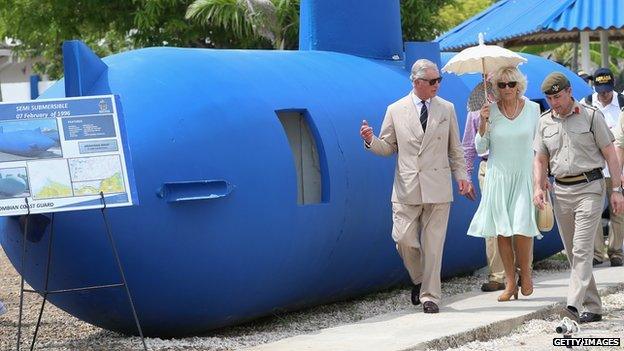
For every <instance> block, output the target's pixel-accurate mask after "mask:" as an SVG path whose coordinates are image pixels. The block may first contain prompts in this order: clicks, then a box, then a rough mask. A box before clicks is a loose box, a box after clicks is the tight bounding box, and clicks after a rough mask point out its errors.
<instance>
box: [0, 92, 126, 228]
mask: <svg viewBox="0 0 624 351" xmlns="http://www.w3.org/2000/svg"><path fill="white" fill-rule="evenodd" d="M119 106H120V104H119V99H118V97H116V96H113V95H106V96H90V97H82V98H68V99H58V100H35V101H28V102H22V103H0V216H13V215H18V214H25V213H27V212H28V208H30V212H31V213H47V212H56V211H71V210H79V209H91V208H100V207H101V206H102V196H103V197H104V200H105V201H106V205H107V206H108V207H118V206H130V205H133V204H136V203H137V196H136V190H135V186H134V179H133V172H132V167H131V162H130V159H129V153H128V148H127V144H126V140H125V134H124V129H123V118H122V116H121V113H120V112H119ZM27 201H28V205H26V203H27Z"/></svg>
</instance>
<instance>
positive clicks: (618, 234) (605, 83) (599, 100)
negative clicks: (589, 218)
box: [581, 68, 624, 267]
mask: <svg viewBox="0 0 624 351" xmlns="http://www.w3.org/2000/svg"><path fill="white" fill-rule="evenodd" d="M614 87H615V80H614V77H613V73H612V72H611V70H610V69H608V68H599V69H597V70H596V71H595V72H594V90H595V92H594V93H593V94H591V95H589V96H586V97H585V98H583V100H581V103H584V104H587V105H589V106H593V107H595V108H597V109H598V110H599V111H600V112H602V114H603V115H604V118H605V121H606V122H607V127H609V130H611V132H613V130H614V128H615V127H616V126H617V125H618V120H619V116H620V110H621V109H622V108H624V96H623V95H622V94H620V93H617V92H615V91H614ZM605 166H606V165H605ZM603 174H604V176H605V182H606V183H607V199H608V198H610V197H611V190H610V189H611V185H612V181H611V175H610V174H609V167H605V168H604V169H603ZM607 206H608V208H609V217H610V221H609V222H610V225H609V239H608V241H609V245H608V247H605V241H604V236H603V230H602V225H599V226H598V228H597V230H596V239H595V242H594V259H593V260H592V262H593V264H594V265H597V264H601V263H602V262H603V261H604V259H605V258H608V259H609V261H610V263H611V266H613V267H619V266H621V265H622V259H623V258H624V252H623V251H622V245H623V243H624V214H622V213H620V214H616V213H615V212H614V211H613V207H611V205H609V204H608V203H607ZM605 254H606V256H605Z"/></svg>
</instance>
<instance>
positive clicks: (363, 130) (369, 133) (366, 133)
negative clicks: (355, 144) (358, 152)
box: [360, 120, 373, 145]
mask: <svg viewBox="0 0 624 351" xmlns="http://www.w3.org/2000/svg"><path fill="white" fill-rule="evenodd" d="M360 136H361V137H362V139H363V140H364V141H365V142H366V144H368V145H370V143H371V142H372V141H373V128H372V127H371V126H369V125H368V122H366V120H363V121H362V126H361V127H360Z"/></svg>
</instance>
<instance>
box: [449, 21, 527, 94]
mask: <svg viewBox="0 0 624 351" xmlns="http://www.w3.org/2000/svg"><path fill="white" fill-rule="evenodd" d="M526 61H527V60H526V59H525V58H524V57H522V56H520V55H518V54H517V53H515V52H513V51H511V50H509V49H505V48H502V47H500V46H498V45H485V44H484V43H483V33H479V45H477V46H473V47H470V48H467V49H464V50H462V51H460V52H459V53H458V54H457V55H455V56H454V57H453V58H452V59H450V60H449V62H447V63H446V65H444V67H442V72H451V73H455V74H457V75H460V74H465V73H482V74H483V77H485V74H487V73H490V72H496V71H497V70H498V69H499V68H502V67H517V66H518V65H520V64H522V63H525V62H526ZM483 89H484V90H485V85H483ZM484 93H485V94H486V96H487V92H484Z"/></svg>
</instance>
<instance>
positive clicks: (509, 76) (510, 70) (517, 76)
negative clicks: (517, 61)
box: [491, 67, 527, 100]
mask: <svg viewBox="0 0 624 351" xmlns="http://www.w3.org/2000/svg"><path fill="white" fill-rule="evenodd" d="M491 82H492V85H493V86H494V97H496V100H498V99H500V94H499V91H498V90H499V89H498V82H518V85H516V89H518V91H519V95H520V96H522V95H524V93H525V92H526V88H527V79H526V77H525V76H524V74H522V73H521V72H520V71H519V70H518V69H517V68H516V67H503V68H500V69H499V70H498V71H496V72H495V73H494V76H492V79H491Z"/></svg>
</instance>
